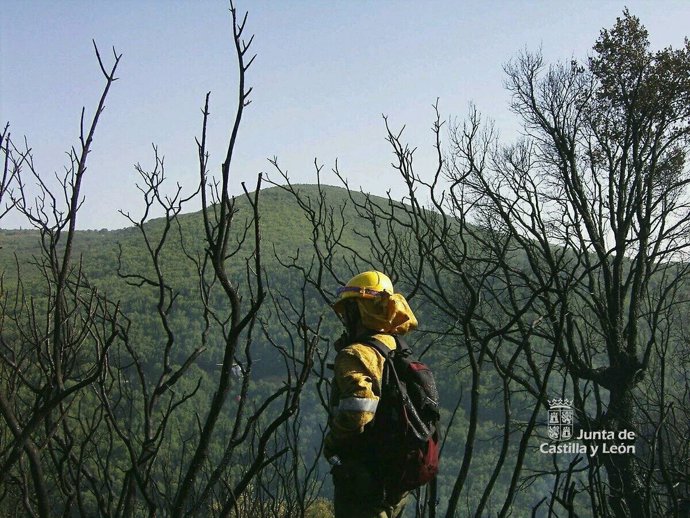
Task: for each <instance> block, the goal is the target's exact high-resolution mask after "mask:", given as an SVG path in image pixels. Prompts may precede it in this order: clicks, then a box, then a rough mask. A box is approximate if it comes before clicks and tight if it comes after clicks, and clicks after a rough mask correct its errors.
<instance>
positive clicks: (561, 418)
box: [548, 399, 573, 441]
mask: <svg viewBox="0 0 690 518" xmlns="http://www.w3.org/2000/svg"><path fill="white" fill-rule="evenodd" d="M548 435H549V439H551V440H552V441H567V440H570V439H571V438H572V436H573V407H572V403H571V402H570V400H569V399H552V400H551V401H549V422H548Z"/></svg>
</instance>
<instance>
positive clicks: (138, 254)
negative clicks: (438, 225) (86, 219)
mask: <svg viewBox="0 0 690 518" xmlns="http://www.w3.org/2000/svg"><path fill="white" fill-rule="evenodd" d="M322 189H323V191H322V193H323V194H324V195H325V200H326V202H327V205H328V206H329V207H331V208H333V209H334V211H333V214H334V215H335V217H336V219H338V221H340V222H341V223H342V224H343V225H344V234H343V239H342V241H341V244H342V245H344V247H345V249H349V250H347V253H345V252H343V256H342V257H336V258H334V261H335V264H336V265H337V268H338V269H339V270H340V271H341V272H342V279H344V280H346V279H347V278H348V277H349V276H350V273H349V271H348V266H347V264H346V263H348V262H349V263H350V264H351V262H350V260H351V256H352V254H361V256H362V257H365V258H366V257H368V256H369V252H370V250H369V248H368V247H369V245H368V243H367V242H366V241H365V240H364V239H363V238H362V237H360V236H358V235H356V233H355V229H357V230H358V231H359V232H361V231H362V229H369V228H370V223H368V222H365V221H363V220H361V218H360V217H359V216H358V215H357V212H356V210H355V209H354V208H353V206H352V203H351V202H350V199H349V196H350V195H352V196H353V197H354V198H355V200H356V201H357V202H359V203H361V202H363V201H364V195H362V194H357V193H354V194H352V193H350V194H348V191H347V190H346V189H343V188H338V187H323V188H322ZM299 190H300V192H301V194H302V195H303V198H304V199H307V198H309V197H311V198H312V199H313V200H314V201H316V200H317V199H318V198H319V192H318V190H317V188H316V187H315V186H299ZM259 199H260V218H261V219H260V223H261V226H260V228H261V233H262V236H261V237H262V260H263V265H264V268H265V278H266V279H267V280H268V281H269V283H270V286H269V287H270V289H271V290H272V293H273V294H274V296H275V297H277V298H280V297H281V296H285V297H286V298H287V299H293V300H295V301H298V300H299V298H300V289H301V277H300V275H299V272H298V271H296V270H294V269H288V268H285V267H284V266H281V263H282V264H285V263H290V262H291V261H292V259H293V258H298V257H299V260H298V261H297V262H298V263H299V264H302V265H308V264H309V263H310V258H311V256H312V254H313V246H312V243H311V239H312V229H311V225H310V224H309V222H308V221H307V219H306V217H305V214H304V212H303V211H302V209H300V208H299V207H298V206H297V205H296V203H295V199H294V197H293V196H292V194H290V193H288V192H285V191H284V190H282V189H281V188H279V187H272V188H268V189H265V190H263V191H262V192H261V194H260V198H259ZM372 199H373V200H374V201H376V202H378V203H381V204H382V205H383V206H385V205H386V204H387V203H388V201H387V200H384V199H381V198H372ZM236 209H237V213H236V215H235V234H234V235H235V239H237V240H240V239H241V237H242V236H243V233H244V230H245V225H246V222H247V221H249V220H250V219H251V206H250V204H249V202H248V200H247V199H246V198H245V197H238V198H237V200H236ZM178 223H179V230H178ZM165 224H166V222H165V220H163V219H154V220H152V221H150V222H148V223H146V225H145V226H144V229H145V231H146V233H147V236H148V239H149V242H152V243H155V242H156V240H157V239H158V238H159V237H160V236H161V235H162V232H163V231H164V229H165ZM321 238H323V236H321ZM247 239H248V240H251V239H253V231H252V230H251V229H249V231H248V234H247ZM0 240H1V242H2V249H1V250H0V268H1V269H2V270H3V271H4V275H5V277H4V282H5V284H4V293H5V295H6V296H9V294H11V293H13V289H14V286H15V285H16V282H17V275H16V268H17V265H18V267H19V272H20V273H19V279H21V284H22V285H23V287H24V289H25V290H26V292H27V294H32V295H33V296H34V297H35V300H37V301H40V300H42V299H43V298H44V297H45V293H42V292H41V290H42V289H45V288H44V287H43V286H44V283H43V282H41V281H42V274H41V271H40V268H39V267H38V264H40V248H39V245H40V241H39V235H38V233H37V232H36V231H31V230H2V231H0ZM202 247H203V223H202V218H201V214H200V213H189V214H184V215H181V216H179V218H178V220H177V222H176V223H175V224H173V226H172V228H171V230H170V232H169V236H168V240H167V241H166V243H165V245H164V246H163V248H162V251H161V260H160V265H161V270H162V272H163V274H164V276H165V279H166V281H165V282H166V284H167V285H168V286H169V287H170V289H171V293H175V294H176V295H175V296H176V298H175V300H174V303H173V304H172V306H171V308H170V310H169V312H168V315H169V317H170V323H171V325H170V327H171V329H170V330H171V332H172V334H173V336H174V340H175V344H174V348H173V350H172V354H173V357H174V359H175V362H177V364H178V365H179V364H180V363H182V362H183V361H184V359H185V358H186V357H187V356H188V355H189V354H190V353H191V352H192V351H194V349H195V348H197V347H198V346H199V344H200V341H201V336H202V334H203V333H204V323H203V316H202V315H203V310H202V306H201V304H200V300H199V283H198V273H197V270H196V265H195V264H194V262H193V261H192V260H190V258H189V257H188V256H191V257H192V258H194V257H198V256H200V255H201V254H202V252H203V248H202ZM231 248H232V247H231ZM75 252H76V253H75V257H78V258H80V261H81V264H82V268H83V272H84V274H85V276H86V278H87V279H88V281H89V283H90V284H91V285H93V286H94V287H95V288H97V290H98V292H99V293H101V294H103V295H105V296H106V297H107V298H108V299H109V300H110V301H112V302H119V303H120V305H121V308H122V310H123V312H124V314H125V315H126V316H127V318H128V319H129V320H130V322H131V324H130V326H131V327H130V339H131V341H132V344H133V346H134V348H135V350H136V354H137V355H138V356H139V358H140V359H142V360H143V365H144V366H145V370H146V375H147V376H149V377H151V378H152V379H155V378H156V377H157V376H158V375H159V372H160V369H161V361H162V360H161V351H162V350H163V348H164V345H165V339H166V336H167V335H166V334H165V332H164V329H163V327H162V326H161V323H160V321H159V319H158V316H157V309H156V303H157V290H156V289H155V288H154V287H152V286H148V285H147V284H146V283H144V284H142V285H140V286H139V285H136V286H133V285H132V284H141V283H140V282H139V281H140V279H139V278H134V277H129V278H128V277H126V276H129V275H132V274H137V275H140V276H144V277H149V278H151V276H152V275H153V270H152V266H151V260H150V257H149V256H148V250H147V247H146V246H145V241H144V239H143V237H142V233H141V232H140V230H139V229H137V228H135V227H130V228H125V229H121V230H114V231H105V230H101V231H81V232H78V233H77V236H76V240H75ZM243 254H244V255H243ZM250 255H251V254H250V252H244V250H242V251H240V252H239V253H238V254H237V255H236V256H235V257H233V258H232V259H231V260H230V262H229V267H230V272H231V274H233V275H236V276H237V279H243V274H244V271H245V268H246V267H247V264H248V263H247V260H248V259H251V257H250ZM118 264H120V269H121V274H122V275H124V276H125V277H122V276H118V271H117V270H118ZM249 264H251V261H250V263H249ZM237 282H240V283H242V282H244V281H241V280H238V281H237ZM336 287H337V286H336V284H335V281H333V286H331V287H330V288H331V289H332V290H334V289H335V288H336ZM245 288H246V287H245ZM398 289H400V290H401V291H402V292H403V293H404V292H405V287H404V286H398ZM242 291H243V293H245V296H246V293H247V291H246V289H243V290H242ZM308 297H309V298H308V300H307V308H308V315H307V319H308V320H309V321H310V322H311V323H313V322H316V321H317V320H318V319H319V318H320V317H323V318H324V323H323V326H322V328H321V336H322V341H321V344H320V345H319V349H320V350H321V351H323V352H324V353H325V352H326V351H328V349H329V344H328V342H329V340H331V339H333V338H336V337H337V336H338V335H339V334H340V329H339V323H338V322H337V319H336V318H335V317H334V315H333V314H332V312H331V311H330V309H329V308H328V306H327V305H326V303H325V302H324V301H323V299H322V298H320V297H319V296H318V295H317V294H316V293H315V292H314V291H310V292H309V293H308ZM295 303H297V302H295ZM411 304H412V306H413V308H414V310H415V312H416V313H417V316H418V318H419V320H420V323H421V326H422V329H424V328H425V327H427V328H428V322H430V321H431V320H432V319H433V318H432V315H430V314H429V313H428V312H429V310H428V308H425V307H423V306H422V307H418V306H415V300H414V299H412V300H411ZM260 318H261V320H262V323H263V326H264V333H260V332H258V331H257V332H255V333H254V337H253V339H254V344H253V345H252V355H251V359H252V362H253V372H252V388H251V390H250V392H249V395H250V397H251V398H252V400H255V401H257V402H259V401H261V400H262V399H265V398H266V397H267V395H268V394H270V393H271V392H273V391H276V390H278V389H279V387H280V386H281V384H282V383H283V375H284V367H283V360H282V358H281V357H280V354H278V352H277V350H276V349H275V344H276V343H277V344H280V345H283V344H288V343H290V340H291V336H290V334H291V332H290V330H287V331H286V330H285V329H284V328H283V326H282V325H281V322H280V319H279V318H278V315H277V313H276V310H275V309H268V308H267V309H266V311H262V314H261V316H260ZM214 333H215V334H214ZM267 336H268V337H270V338H271V339H272V341H273V342H274V343H273V345H272V344H271V343H270V342H269V340H267V339H266V337H267ZM425 336H426V335H425V334H424V332H421V333H418V334H417V336H416V337H413V338H412V343H413V344H414V343H415V342H416V341H417V340H421V343H419V344H418V349H419V350H421V349H422V347H426V345H428V343H429V339H428V338H424V337H425ZM434 340H435V343H434V346H433V348H432V349H431V350H430V351H429V352H428V354H427V356H426V357H425V358H426V361H427V362H429V363H430V364H431V365H432V366H433V367H434V370H435V371H436V373H437V376H438V379H439V384H440V387H439V388H440V392H441V395H442V400H443V401H442V403H443V406H444V408H445V410H444V419H445V420H446V422H448V421H449V419H450V417H449V416H450V414H451V412H452V411H453V409H454V408H455V406H456V403H457V402H458V398H459V397H460V396H461V395H462V394H463V389H465V390H466V389H467V387H468V386H469V381H468V376H469V374H468V373H467V372H466V370H465V369H464V366H463V365H462V363H458V357H457V355H458V353H457V352H456V347H455V344H454V343H452V339H451V342H450V343H448V342H447V341H446V340H444V339H439V338H438V337H435V338H434ZM206 342H207V343H208V344H209V347H208V349H207V350H206V351H205V352H204V353H203V354H202V355H201V356H200V357H199V359H198V361H197V362H196V364H195V365H194V366H193V367H192V369H191V371H190V373H189V375H188V376H187V378H186V380H183V382H181V388H184V389H185V390H190V391H191V390H193V386H194V383H195V380H196V379H197V378H198V379H200V380H201V385H200V389H199V391H200V392H199V393H198V397H197V398H196V399H195V401H196V403H195V405H196V406H195V408H194V410H195V411H196V412H198V413H200V414H201V415H203V409H204V402H206V401H209V400H210V398H211V394H210V393H209V392H208V391H209V390H211V389H212V384H211V383H212V380H213V379H214V377H215V376H217V375H218V374H219V364H220V363H221V362H222V350H223V349H222V345H221V344H222V342H223V341H222V337H221V336H220V335H218V334H217V332H216V331H214V330H211V332H210V334H209V336H208V337H207V338H206ZM214 344H215V345H214ZM330 354H331V355H332V352H331V353H330ZM238 359H239V360H240V361H242V360H243V359H244V358H238ZM326 376H329V373H328V372H327V373H326ZM486 383H487V385H491V383H496V387H498V386H499V385H500V383H499V381H498V380H496V381H494V380H492V379H491V378H487V381H486ZM317 384H318V379H315V380H314V382H313V383H312V384H311V385H310V386H309V388H308V390H307V391H306V393H305V394H304V396H303V401H302V407H301V408H302V415H303V421H302V422H303V426H302V429H301V432H300V437H299V440H300V442H301V443H302V444H303V445H304V450H303V455H304V456H305V459H310V458H314V457H313V456H314V455H315V453H316V452H318V449H319V445H320V441H321V433H320V431H319V426H320V425H323V424H324V423H325V421H326V415H325V412H324V409H323V408H322V407H321V405H320V404H319V398H318V396H317V394H318V392H317ZM238 390H240V387H239V383H238V385H236V386H235V388H234V389H233V392H234V393H238V392H237V391H238ZM486 390H488V391H489V392H490V391H491V390H492V389H491V388H487V389H486ZM518 400H519V398H518ZM467 405H468V398H467V397H464V399H462V402H461V405H460V408H459V412H458V413H457V415H456V416H455V419H454V421H453V428H452V429H451V430H450V431H449V436H448V440H447V441H446V446H445V450H444V464H443V465H444V470H443V472H442V474H441V477H440V490H439V494H440V495H441V497H440V501H441V509H443V507H444V505H445V504H444V503H443V502H445V501H446V500H447V498H446V497H445V496H444V495H447V494H448V493H449V492H450V490H451V488H452V484H453V482H454V479H455V476H456V475H457V472H458V470H459V467H460V460H461V457H462V450H463V448H464V433H465V428H466V417H465V413H466V407H467ZM501 405H502V403H501V401H500V400H498V399H497V400H495V401H494V402H493V403H487V404H486V406H484V407H483V408H482V424H481V426H480V429H479V432H478V442H479V444H478V447H477V448H476V453H475V455H476V458H477V459H478V461H477V464H476V466H477V467H476V468H474V469H473V472H472V477H471V482H470V483H469V485H470V486H471V487H470V491H472V490H473V489H472V488H479V487H481V486H482V484H484V483H485V482H486V480H487V479H488V476H489V471H488V470H489V467H490V466H491V465H492V464H495V460H494V459H495V454H496V450H495V448H492V447H491V441H492V437H493V436H495V435H496V434H497V433H499V432H500V426H501V422H500V420H501V419H502V414H501ZM184 408H187V407H183V410H182V411H181V412H179V413H178V414H177V415H176V418H175V423H176V424H175V428H177V429H179V430H184V429H189V427H190V426H193V424H192V423H193V420H194V415H195V412H191V410H192V408H187V409H186V410H184ZM137 423H138V421H137V420H136V419H135V420H134V421H133V422H132V426H135V427H136V426H138V424H137ZM224 426H227V427H229V426H232V422H227V423H225V425H224ZM169 440H170V441H171V442H170V444H169V446H168V447H169V450H170V453H169V454H170V455H173V453H172V452H173V451H175V448H177V447H179V443H178V442H177V441H179V438H176V437H175V434H172V435H171V437H170V439H169ZM492 451H493V453H492ZM482 466H483V467H482ZM321 469H322V475H321V476H320V477H321V479H323V478H324V476H323V473H324V472H325V468H324V467H323V466H322V468H321ZM484 470H486V472H485V473H484V472H483V471H484ZM505 482H506V481H505V480H504V481H503V482H501V481H499V484H500V483H505ZM536 486H537V485H535V487H536ZM330 487H331V486H330V483H329V482H326V484H325V486H324V488H323V489H322V492H323V494H324V495H326V496H327V495H329V494H330V491H331V489H330ZM540 491H541V489H539V488H537V489H536V493H530V492H523V493H521V494H520V495H519V496H518V505H519V504H520V503H521V502H522V504H523V505H524V506H525V509H527V508H529V505H531V503H532V502H534V501H536V500H538V498H537V495H538V493H539V492H540ZM488 508H489V509H492V507H491V505H489V507H488ZM495 510H496V509H494V511H495Z"/></svg>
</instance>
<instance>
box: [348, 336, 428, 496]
mask: <svg viewBox="0 0 690 518" xmlns="http://www.w3.org/2000/svg"><path fill="white" fill-rule="evenodd" d="M395 341H396V346H397V347H396V349H394V350H391V349H389V348H388V347H387V346H386V345H385V344H384V343H382V342H381V341H379V340H377V339H376V338H373V337H365V338H364V339H362V340H360V343H363V344H365V345H369V346H370V347H373V348H374V349H376V350H377V351H378V352H379V353H380V354H381V355H382V356H383V357H384V358H385V359H386V362H385V364H384V367H383V378H382V382H381V399H380V401H379V404H378V407H377V409H376V416H375V417H374V421H373V424H372V425H371V429H370V433H371V435H372V437H373V439H374V441H375V442H376V450H377V452H378V455H377V456H378V458H379V460H380V461H381V463H382V465H383V466H382V467H385V469H383V470H381V471H382V473H383V478H384V480H383V483H384V486H385V487H386V488H387V490H388V491H392V492H404V491H409V490H412V489H415V488H418V487H420V486H423V485H424V484H426V483H428V482H430V481H431V480H433V478H434V477H435V476H436V474H437V473H438V469H439V433H438V424H439V420H440V417H441V415H440V412H439V397H438V390H437V388H436V381H435V379H434V375H433V374H432V372H431V369H429V367H428V366H427V365H425V364H424V363H422V362H420V361H417V360H414V359H412V358H411V354H412V352H411V350H410V348H409V347H408V346H407V343H406V342H405V341H404V340H403V339H402V338H400V337H398V336H395Z"/></svg>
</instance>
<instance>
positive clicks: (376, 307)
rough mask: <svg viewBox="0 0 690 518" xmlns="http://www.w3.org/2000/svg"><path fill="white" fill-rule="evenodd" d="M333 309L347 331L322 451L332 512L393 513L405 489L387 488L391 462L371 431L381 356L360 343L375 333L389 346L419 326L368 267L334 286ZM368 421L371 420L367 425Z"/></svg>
mask: <svg viewBox="0 0 690 518" xmlns="http://www.w3.org/2000/svg"><path fill="white" fill-rule="evenodd" d="M333 309H334V310H335V312H336V313H337V315H338V317H339V318H340V320H341V321H342V323H343V325H344V327H345V331H344V333H343V335H342V336H341V337H340V339H338V340H337V341H336V343H335V349H336V351H337V355H336V358H335V363H334V366H333V368H334V382H333V385H332V392H331V412H330V418H329V431H328V434H327V435H326V439H325V444H324V455H325V456H326V458H327V459H328V461H329V463H330V464H331V465H332V469H331V473H332V475H333V484H334V487H335V496H334V506H335V516H336V518H397V517H399V516H402V512H403V508H404V506H405V499H406V495H405V494H390V492H389V491H386V489H385V488H384V487H383V486H382V484H381V479H382V477H381V473H383V472H384V470H386V469H390V467H387V466H384V465H382V464H381V462H379V459H378V458H377V448H376V444H375V443H374V441H373V440H372V436H371V434H368V433H367V431H368V430H369V429H370V428H371V424H373V423H372V420H373V419H374V415H375V413H376V407H377V405H378V402H379V398H380V396H381V377H382V374H383V365H384V357H383V356H382V355H381V354H380V353H379V352H378V351H376V350H375V349H374V348H372V347H370V346H367V345H364V344H362V343H358V338H360V339H361V338H362V337H364V336H373V337H374V338H376V339H378V340H380V341H381V342H383V343H384V344H385V345H386V346H387V347H389V348H390V349H391V350H393V349H395V347H396V344H395V338H394V337H393V336H392V335H402V334H405V333H407V332H408V331H411V330H412V329H414V328H416V327H417V319H416V318H415V316H414V314H413V312H412V310H411V309H410V306H409V305H408V303H407V301H406V300H405V297H404V296H403V295H401V294H399V293H395V292H394V291H393V283H392V282H391V280H390V278H388V276H387V275H385V274H383V273H381V272H378V271H367V272H363V273H360V274H358V275H355V276H354V277H353V278H352V279H350V281H349V282H348V283H347V284H346V285H345V286H343V287H341V288H339V289H338V292H337V300H336V302H335V303H334V304H333ZM368 425H369V426H368Z"/></svg>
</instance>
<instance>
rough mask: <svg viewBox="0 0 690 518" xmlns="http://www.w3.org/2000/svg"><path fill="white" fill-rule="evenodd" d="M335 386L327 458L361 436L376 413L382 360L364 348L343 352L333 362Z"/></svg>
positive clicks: (354, 348) (373, 352)
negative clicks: (334, 403) (336, 404)
mask: <svg viewBox="0 0 690 518" xmlns="http://www.w3.org/2000/svg"><path fill="white" fill-rule="evenodd" d="M334 369H335V378H334V379H335V383H336V384H337V389H338V393H339V396H340V397H339V404H338V406H337V408H334V409H332V412H333V414H332V416H331V420H330V431H329V433H328V435H327V436H326V442H325V448H324V454H325V455H326V457H330V456H331V455H333V454H335V453H337V452H338V449H339V447H340V446H341V445H343V444H345V443H347V442H348V440H349V439H352V438H354V437H356V436H357V435H358V434H360V433H362V431H363V430H364V426H365V425H366V424H367V423H369V422H370V421H371V420H372V419H373V418H374V414H375V412H376V407H377V406H378V403H379V396H380V394H381V388H380V387H381V373H382V370H383V359H382V358H381V357H380V355H379V354H378V353H376V352H375V351H374V350H373V349H371V348H370V347H368V346H365V345H358V344H356V345H353V346H349V347H346V348H344V349H343V350H341V351H340V352H339V353H338V356H337V357H336V359H335V366H334Z"/></svg>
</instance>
